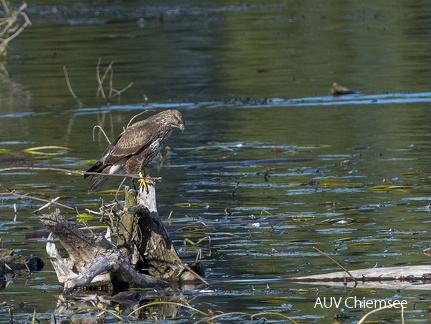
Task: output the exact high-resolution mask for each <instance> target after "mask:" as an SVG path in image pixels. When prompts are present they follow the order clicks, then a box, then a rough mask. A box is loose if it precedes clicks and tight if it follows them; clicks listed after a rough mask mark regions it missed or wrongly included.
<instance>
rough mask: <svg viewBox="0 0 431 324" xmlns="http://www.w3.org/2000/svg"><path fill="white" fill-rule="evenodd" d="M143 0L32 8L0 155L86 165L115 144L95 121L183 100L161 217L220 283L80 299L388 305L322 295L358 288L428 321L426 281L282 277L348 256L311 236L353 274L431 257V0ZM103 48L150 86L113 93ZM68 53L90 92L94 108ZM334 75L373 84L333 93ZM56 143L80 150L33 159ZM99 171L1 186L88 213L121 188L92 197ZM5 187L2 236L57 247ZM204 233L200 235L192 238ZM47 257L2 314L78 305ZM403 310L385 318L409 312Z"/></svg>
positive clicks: (275, 307)
mask: <svg viewBox="0 0 431 324" xmlns="http://www.w3.org/2000/svg"><path fill="white" fill-rule="evenodd" d="M130 3H131V4H130V6H131V7H133V8H134V9H136V10H130V8H129V7H126V6H125V4H123V3H122V2H121V1H118V2H115V1H114V2H110V5H106V6H105V5H103V6H99V7H97V10H96V11H94V10H93V9H94V8H93V7H92V6H87V5H86V4H85V2H80V3H76V4H74V5H69V2H67V3H66V1H61V2H58V4H57V5H56V6H52V5H51V4H50V3H49V1H40V2H39V3H38V5H33V6H32V5H29V12H28V14H29V16H30V17H31V18H33V17H34V16H36V15H38V16H37V17H34V19H33V22H34V25H33V26H32V29H29V31H28V32H27V31H26V33H23V34H22V37H21V38H20V39H17V42H16V45H15V46H14V48H13V51H12V52H11V54H10V55H11V57H12V58H13V59H12V60H11V64H10V68H11V70H12V72H13V75H14V76H15V77H14V80H15V81H16V82H17V83H14V84H3V83H0V91H1V96H0V107H1V112H0V149H1V151H0V152H1V153H2V154H1V156H0V167H2V168H5V167H14V166H24V167H25V166H28V167H31V166H34V167H56V168H64V169H70V170H76V171H78V170H86V169H87V168H88V167H89V166H90V165H91V164H92V162H94V159H96V158H98V157H99V156H100V154H101V153H102V152H103V150H104V149H105V147H106V145H107V142H106V140H105V139H104V137H103V136H102V135H101V134H100V133H97V132H96V134H95V139H96V141H93V138H92V136H93V134H92V128H93V126H94V125H100V126H102V127H103V128H104V130H105V131H106V133H107V135H108V137H109V138H110V139H112V138H114V137H115V136H116V135H117V134H118V133H119V132H121V131H122V129H123V127H124V126H125V125H127V123H128V121H129V119H130V118H131V117H132V116H133V115H135V114H136V113H137V112H138V111H139V112H140V111H142V110H149V113H151V111H152V110H160V109H169V108H176V109H179V110H181V112H182V113H183V115H184V117H185V120H186V130H185V132H184V133H181V134H174V136H172V138H170V140H169V143H168V145H169V146H170V153H169V155H168V158H167V159H165V160H163V161H155V163H153V164H152V167H151V175H154V176H160V177H162V181H161V182H160V183H158V184H157V194H158V197H157V198H158V204H159V212H160V215H162V217H163V220H164V222H165V223H166V224H167V226H168V229H169V230H170V233H171V235H172V238H173V240H174V242H175V244H176V246H177V248H178V250H179V253H180V256H181V258H182V259H184V260H185V261H194V260H195V258H196V256H197V255H200V256H201V262H203V264H204V265H205V267H206V272H207V278H208V280H210V282H211V284H212V286H211V287H210V289H205V290H197V289H190V288H188V287H184V289H183V290H181V291H179V292H160V293H159V292H153V291H151V292H145V293H142V294H141V292H140V293H139V295H137V294H135V293H131V294H130V295H127V296H117V297H112V296H110V292H109V291H108V292H104V291H103V292H102V291H100V292H99V291H97V295H98V297H97V298H95V297H94V296H95V295H96V292H93V291H92V292H90V294H88V293H87V292H81V291H78V292H77V293H78V295H79V294H81V293H82V294H81V295H80V296H77V300H79V301H80V302H83V303H84V304H85V305H87V306H88V305H93V306H97V305H108V306H109V307H112V309H114V310H115V309H116V305H120V306H119V308H121V311H122V312H123V314H124V315H125V314H128V313H130V312H131V311H132V308H133V307H136V304H145V303H147V301H149V300H157V301H158V300H163V301H171V302H181V303H185V302H187V303H189V305H191V306H192V307H194V308H195V309H198V310H200V311H202V312H205V313H207V314H208V315H210V314H218V313H219V312H223V313H228V312H246V313H247V314H257V313H259V312H276V313H279V314H283V315H286V316H289V317H291V318H293V319H294V320H296V321H300V322H310V323H319V322H322V321H323V322H327V321H328V318H330V320H338V321H339V322H341V321H344V322H345V323H354V322H357V321H358V319H359V318H360V317H361V316H362V315H364V314H365V313H366V312H368V311H370V310H371V309H366V308H363V307H356V308H349V307H348V306H349V305H347V306H346V305H344V307H333V306H334V305H332V307H330V306H329V305H328V307H326V306H321V305H320V304H316V302H317V301H318V300H323V298H325V297H326V298H327V300H328V301H329V300H333V299H331V298H336V299H337V298H348V297H351V296H355V297H357V298H358V299H366V300H371V299H388V300H406V301H407V302H408V307H407V309H406V310H405V316H406V317H408V319H409V321H410V322H424V321H428V320H429V316H430V315H429V313H428V307H429V304H430V296H429V293H428V291H426V290H424V291H421V287H420V286H418V289H417V290H405V289H401V288H400V289H397V290H395V289H394V290H388V289H386V290H384V289H378V287H377V288H376V289H361V287H360V286H358V287H356V288H354V289H352V288H347V287H343V286H341V287H325V286H319V287H314V286H309V285H301V284H293V283H286V282H285V281H284V280H283V279H284V278H291V277H295V276H304V275H309V274H318V273H326V272H331V271H338V270H339V268H338V267H337V266H336V265H335V264H334V263H333V262H331V261H330V260H329V259H326V258H324V257H322V256H321V255H320V254H319V253H317V252H316V251H315V250H314V249H313V247H318V248H319V249H320V250H323V251H325V252H326V253H327V254H328V255H330V256H331V257H333V258H334V259H336V260H337V261H338V262H340V263H341V264H342V265H343V266H344V267H346V268H348V269H358V268H373V267H390V266H399V265H422V264H428V263H429V260H428V259H427V257H426V255H424V254H423V250H424V249H425V248H427V247H428V246H429V229H428V224H429V222H430V220H429V217H430V204H431V203H430V201H431V198H430V195H429V188H430V174H431V169H430V167H429V165H430V158H429V151H430V143H429V134H430V123H429V110H430V108H431V104H430V103H431V100H430V99H431V93H430V92H427V91H428V90H429V89H428V88H429V75H428V73H427V71H428V70H427V66H429V57H428V55H427V54H426V53H429V50H428V48H427V46H428V45H427V44H428V43H429V42H428V41H427V40H428V38H429V32H428V27H427V26H428V25H429V21H428V20H429V19H428V18H427V17H428V16H427V15H424V14H423V13H424V12H427V10H428V7H429V4H428V3H427V2H425V1H419V2H417V3H416V2H415V4H412V3H409V4H407V3H406V4H403V5H400V6H390V8H388V6H387V5H385V4H383V3H376V2H373V3H372V2H370V1H365V2H361V3H360V4H359V5H356V4H353V3H346V4H340V5H338V6H331V7H327V8H326V6H325V5H323V4H319V5H313V6H312V7H310V6H309V5H306V4H305V3H303V2H297V3H295V2H293V3H292V4H291V3H290V2H289V3H287V4H283V5H280V4H279V3H274V4H272V3H271V4H268V5H241V6H235V5H232V6H231V5H221V6H219V5H214V4H213V3H201V2H193V1H190V2H188V3H187V4H185V5H184V6H181V7H180V6H173V5H163V4H158V3H155V4H148V5H147V4H146V5H145V7H144V6H143V5H142V4H141V3H138V2H130ZM78 13H79V15H78ZM160 14H163V15H161V16H160ZM32 16H33V17H32ZM47 35H49V37H47ZM370 53H372V55H370ZM99 57H102V58H103V62H111V60H113V61H115V64H114V68H115V78H114V80H113V82H114V84H115V86H116V87H117V85H118V88H122V87H123V86H126V85H127V84H129V83H130V82H134V86H133V87H132V88H131V89H130V90H129V91H128V92H126V93H125V94H124V96H122V98H121V102H120V103H117V102H111V104H110V105H109V106H106V107H105V106H104V107H97V106H98V105H97V100H96V99H95V98H94V94H95V93H96V89H95V84H96V82H95V66H96V64H97V60H98V58H99ZM62 66H67V68H68V72H69V76H70V81H71V83H72V85H73V88H74V90H75V92H76V94H77V95H78V97H79V98H80V99H82V100H83V101H84V103H86V106H85V107H83V108H80V109H77V108H76V103H75V101H74V100H73V99H72V98H71V97H70V94H69V92H68V90H67V87H66V84H65V80H64V75H63V70H62ZM334 81H337V82H341V83H343V84H346V85H348V86H352V87H355V89H358V90H359V91H360V93H358V94H352V95H346V96H339V97H333V96H329V88H330V85H331V84H332V83H333V82H334ZM18 83H19V84H21V85H19V84H18ZM386 91H388V92H386ZM409 91H411V92H409ZM370 93H376V94H375V95H374V94H370ZM5 94H8V96H6V95H5ZM143 94H147V95H148V97H149V98H150V102H149V103H148V105H144V104H143V103H142V102H143V100H142V98H143ZM124 103H128V104H124ZM41 146H42V147H43V146H58V147H67V150H64V151H61V152H57V154H55V155H44V154H32V155H28V154H26V149H28V148H31V147H41ZM3 154H5V155H3ZM5 156H6V157H7V158H5ZM119 183H120V179H110V180H109V181H108V182H107V183H106V184H105V186H106V189H111V190H115V189H116V188H117V187H118V185H119ZM88 185H89V183H88V182H86V181H84V180H83V179H82V178H81V177H78V176H74V175H70V174H65V173H58V172H42V171H30V170H29V171H25V172H24V171H13V172H4V173H0V188H1V191H2V192H5V191H6V190H15V191H16V192H17V193H20V194H22V195H29V196H34V197H38V198H42V199H46V200H50V199H53V198H56V197H60V200H59V202H61V203H62V204H65V205H68V206H72V207H73V208H76V212H75V211H69V210H64V214H65V215H66V217H68V219H69V220H72V221H73V222H75V223H77V222H78V221H79V220H77V218H76V214H77V212H79V213H83V212H85V210H86V209H91V210H98V208H99V205H100V203H101V201H103V202H109V201H112V200H113V199H115V195H114V194H113V193H112V191H107V192H105V193H96V194H87V193H86V192H87V188H88ZM1 198H2V199H1V207H2V208H1V210H0V236H1V244H2V246H4V247H7V248H13V249H15V250H16V251H17V252H20V253H24V254H27V255H30V254H32V255H37V256H40V257H42V258H45V252H44V249H45V243H46V235H47V233H46V232H45V229H44V228H42V227H41V225H40V222H39V216H38V215H37V214H34V213H33V212H34V211H35V210H36V209H38V208H40V207H41V206H43V205H44V202H41V201H36V200H32V199H30V198H27V197H25V196H24V197H16V196H10V195H6V196H3V197H1ZM54 208H55V207H53V206H51V207H49V208H47V209H45V211H46V212H50V211H52V210H53V209H54ZM15 209H16V210H15ZM171 212H172V214H171ZM170 214H171V216H170V217H169V218H168V215H170ZM88 224H89V225H99V222H98V220H97V219H93V220H88ZM186 239H188V240H190V241H193V242H199V243H198V244H197V245H190V244H186V245H185V244H184V242H185V240H186ZM45 261H47V260H45ZM46 263H47V265H46V267H45V269H43V270H42V271H40V272H37V273H31V274H21V275H20V276H17V277H15V278H9V280H8V281H7V283H6V287H5V289H3V290H2V291H1V294H0V321H8V320H9V315H8V311H9V310H10V309H12V311H13V314H14V319H15V321H16V322H25V321H26V319H27V318H31V316H32V313H33V311H34V310H36V312H37V317H38V319H39V320H40V321H41V322H49V321H50V320H51V318H52V314H53V312H55V310H56V308H57V310H56V311H58V312H67V311H70V310H71V309H72V308H71V305H70V304H68V302H69V301H68V300H66V299H64V296H61V287H60V286H59V285H58V284H57V278H56V277H55V274H54V271H53V269H52V266H51V265H50V264H49V262H46ZM337 300H338V299H337ZM99 303H100V304H99ZM66 309H67V310H66ZM117 309H118V308H117ZM398 311H399V310H386V311H383V312H381V313H377V314H375V315H374V316H375V317H373V318H374V319H376V320H380V321H386V320H394V321H397V320H398V319H399V317H400V315H399V312H398ZM152 312H157V313H159V314H166V317H174V319H172V320H173V321H197V320H199V319H201V318H202V317H203V315H202V314H200V313H199V312H196V311H195V310H192V309H190V308H185V307H178V305H176V306H175V305H171V306H170V307H160V308H156V306H154V308H152V309H151V310H142V312H141V315H139V316H141V317H140V318H135V317H133V321H136V322H139V321H141V320H142V321H143V319H144V318H149V317H151V316H152ZM95 313H96V311H95ZM107 316H108V317H109V319H108V320H109V321H115V318H113V317H110V316H111V315H107ZM261 317H265V318H267V319H270V320H271V321H276V320H279V319H280V318H279V317H277V316H270V315H262V316H261ZM247 318H248V317H246V316H244V315H229V317H227V319H226V318H225V320H226V321H232V320H246V319H247Z"/></svg>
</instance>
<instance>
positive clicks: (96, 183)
mask: <svg viewBox="0 0 431 324" xmlns="http://www.w3.org/2000/svg"><path fill="white" fill-rule="evenodd" d="M110 169H111V166H110V165H105V164H103V163H102V162H100V161H97V162H96V163H95V164H94V165H93V166H92V167H91V168H90V169H88V170H87V172H97V173H100V175H97V176H96V175H93V174H84V179H85V178H87V177H89V176H91V178H93V177H96V178H95V179H94V180H93V182H92V183H91V185H90V187H89V188H88V192H94V191H96V190H97V189H99V188H100V187H101V186H102V185H103V184H104V183H105V182H106V180H108V178H109V177H107V176H104V175H103V174H108V173H109V170H110Z"/></svg>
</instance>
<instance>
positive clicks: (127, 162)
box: [84, 109, 184, 192]
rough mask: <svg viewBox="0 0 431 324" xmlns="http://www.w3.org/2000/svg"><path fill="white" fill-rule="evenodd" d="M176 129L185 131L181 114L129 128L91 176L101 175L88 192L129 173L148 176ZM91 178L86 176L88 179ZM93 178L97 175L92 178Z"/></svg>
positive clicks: (169, 113)
mask: <svg viewBox="0 0 431 324" xmlns="http://www.w3.org/2000/svg"><path fill="white" fill-rule="evenodd" d="M174 128H179V129H180V130H181V131H183V130H184V120H183V116H182V115H181V113H180V112H179V111H178V110H175V109H170V110H164V111H162V112H160V113H158V114H155V115H153V116H151V117H148V118H147V119H144V120H141V121H139V122H136V123H134V124H132V125H130V126H129V127H127V128H126V129H125V130H124V131H123V132H122V133H121V134H120V135H119V136H118V137H117V138H116V139H115V141H113V142H112V143H111V144H110V145H109V146H108V147H107V148H106V150H105V152H104V153H103V156H102V157H101V158H100V159H99V160H98V161H97V162H96V163H95V164H94V165H93V166H92V167H91V168H90V169H88V170H87V172H97V173H100V175H98V176H96V178H95V179H94V181H93V182H92V183H91V185H90V188H89V189H88V192H94V191H96V190H97V189H99V188H100V186H102V185H103V184H104V183H105V181H106V180H108V178H109V177H108V176H105V175H104V174H114V173H119V172H122V171H126V172H127V173H128V174H140V175H141V176H142V173H145V170H144V168H145V166H147V165H148V164H149V163H150V162H151V161H152V160H153V159H154V158H155V157H156V156H157V154H158V153H159V152H160V150H161V149H162V147H163V146H164V144H165V141H166V140H167V139H168V137H169V136H170V135H171V133H172V130H173V129H174ZM89 176H90V174H86V175H84V179H85V178H87V177H89ZM91 176H92V177H93V175H91Z"/></svg>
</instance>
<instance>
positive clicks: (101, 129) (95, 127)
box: [93, 125, 111, 144]
mask: <svg viewBox="0 0 431 324" xmlns="http://www.w3.org/2000/svg"><path fill="white" fill-rule="evenodd" d="M97 128H98V129H99V130H100V131H101V132H102V134H103V136H105V139H106V141H107V142H108V143H109V144H111V141H110V140H109V138H108V135H106V133H105V131H104V130H103V128H102V126H100V125H96V126H94V127H93V141H95V140H96V138H95V130H96V129H97Z"/></svg>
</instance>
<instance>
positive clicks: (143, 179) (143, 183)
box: [138, 172, 151, 193]
mask: <svg viewBox="0 0 431 324" xmlns="http://www.w3.org/2000/svg"><path fill="white" fill-rule="evenodd" d="M139 176H140V178H139V179H138V183H139V187H140V188H142V187H144V188H145V191H146V192H147V193H149V192H150V191H149V190H148V185H149V184H151V180H149V178H150V177H149V176H148V175H147V176H146V177H144V175H143V174H142V172H139Z"/></svg>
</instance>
